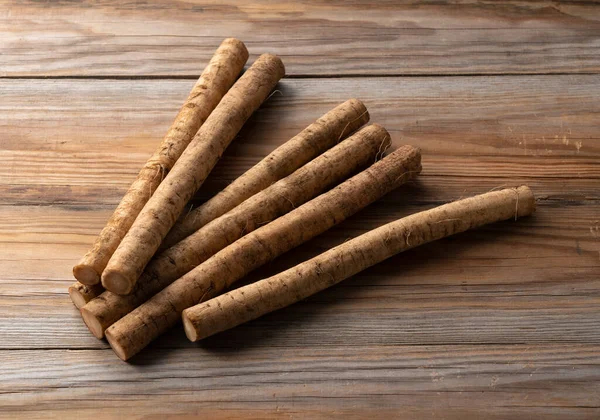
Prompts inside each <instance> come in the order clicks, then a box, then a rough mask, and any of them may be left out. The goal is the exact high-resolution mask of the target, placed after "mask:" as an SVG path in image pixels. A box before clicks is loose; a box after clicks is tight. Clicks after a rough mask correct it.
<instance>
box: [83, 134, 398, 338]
mask: <svg viewBox="0 0 600 420" xmlns="http://www.w3.org/2000/svg"><path fill="white" fill-rule="evenodd" d="M389 141H390V137H389V134H388V132H387V131H386V130H385V129H384V128H383V127H381V126H379V125H376V124H373V125H369V126H367V127H364V128H362V129H361V130H359V131H358V132H356V133H355V134H354V135H352V136H351V137H349V138H348V139H346V140H344V141H342V142H341V143H340V144H338V145H337V146H335V147H333V148H332V149H330V150H328V151H326V152H325V153H323V154H322V155H320V156H318V157H316V158H315V159H313V160H312V161H310V162H309V163H307V164H306V165H304V166H303V167H301V168H300V169H298V170H297V171H295V172H294V173H293V174H291V175H289V176H287V177H286V178H283V179H282V180H280V181H278V182H276V183H275V184H273V185H271V186H270V187H268V188H266V189H264V190H263V191H261V192H259V193H257V194H255V195H253V196H252V197H250V198H249V199H247V200H246V201H244V202H243V203H242V204H240V205H239V206H237V207H235V208H234V209H233V210H231V211H229V212H228V213H226V214H224V215H223V216H221V217H219V218H218V219H215V220H213V221H212V222H210V223H208V224H207V225H205V226H204V227H202V228H201V229H199V230H198V231H196V232H195V233H193V234H192V235H190V236H188V237H187V238H185V239H184V240H183V241H181V242H179V243H178V244H176V245H175V246H173V247H171V248H169V249H167V250H166V251H164V252H162V253H161V254H159V255H158V256H157V257H156V258H155V259H154V260H153V261H152V262H151V263H150V264H148V267H146V270H145V271H144V274H143V275H142V277H141V278H140V281H138V283H137V285H136V287H135V289H134V291H133V293H132V294H130V295H128V296H118V295H116V294H114V293H111V292H108V291H106V292H104V293H102V295H100V296H99V297H98V298H96V299H93V300H92V301H90V302H89V303H88V304H86V305H85V306H84V307H83V308H82V309H81V314H82V316H83V319H84V321H85V323H86V324H87V326H88V328H89V329H90V331H91V332H92V334H94V335H95V336H96V337H98V338H102V337H103V336H104V331H105V329H106V328H108V327H109V326H110V325H111V324H113V323H114V322H116V321H117V320H119V319H120V318H121V317H123V316H125V315H126V314H127V313H129V312H131V311H132V310H133V309H135V308H136V307H137V306H139V305H141V304H142V303H144V302H145V301H146V300H148V299H149V298H150V297H152V296H153V295H155V294H156V293H158V292H159V291H160V290H162V289H163V288H165V287H166V286H168V285H169V284H171V283H172V282H173V281H175V280H176V279H178V278H179V277H181V276H183V275H184V274H185V273H187V272H188V271H190V270H192V269H193V268H194V267H196V266H197V265H199V264H201V263H202V262H204V261H206V260H207V259H208V258H210V257H211V256H212V255H214V254H215V253H217V252H218V251H220V250H222V249H223V248H225V247H226V246H227V245H229V244H231V243H233V242H235V241H236V240H237V239H239V238H241V237H242V236H244V235H246V234H248V233H250V232H252V231H253V230H255V229H256V228H258V227H260V226H262V225H264V224H266V223H268V222H270V221H271V220H273V219H276V218H277V217H279V216H281V215H282V214H285V213H288V212H289V211H290V210H292V209H294V208H295V207H297V206H300V205H301V204H303V203H305V202H306V201H308V200H310V199H312V198H313V197H315V196H317V195H319V194H321V193H323V192H324V191H326V190H327V189H329V188H330V187H332V186H333V185H336V184H337V183H339V182H340V181H342V180H343V179H345V178H347V177H348V176H350V175H352V174H354V173H356V172H357V171H358V170H360V169H362V168H364V167H366V166H368V165H369V164H371V163H372V162H373V161H374V160H375V159H376V157H377V156H378V155H379V154H380V153H381V151H382V150H385V148H386V147H387V146H388V145H389Z"/></svg>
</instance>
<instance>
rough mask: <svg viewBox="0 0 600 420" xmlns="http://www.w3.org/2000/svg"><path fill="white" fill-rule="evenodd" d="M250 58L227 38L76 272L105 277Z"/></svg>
mask: <svg viewBox="0 0 600 420" xmlns="http://www.w3.org/2000/svg"><path fill="white" fill-rule="evenodd" d="M247 59H248V51H247V50H246V47H245V46H244V44H243V43H242V42H241V41H238V40H237V39H234V38H229V39H226V40H224V41H223V43H222V44H221V46H220V47H219V48H218V49H217V51H216V52H215V55H214V56H213V57H212V59H211V60H210V62H209V64H208V66H206V68H205V69H204V72H202V75H201V76H200V78H199V79H198V81H197V82H196V84H195V85H194V87H193V89H192V91H191V92H190V95H189V96H188V98H187V100H186V101H185V103H184V104H183V107H182V108H181V110H180V111H179V114H177V117H176V118H175V121H174V122H173V125H171V128H170V129H169V131H168V132H167V134H166V136H165V138H164V140H163V141H162V143H161V144H160V146H159V147H158V149H157V150H156V151H155V152H154V154H153V155H152V157H150V159H149V160H148V161H147V162H146V164H145V165H144V167H143V168H142V170H141V171H140V173H139V175H138V176H137V178H136V180H135V181H134V182H133V184H131V187H130V188H129V190H128V191H127V193H126V194H125V196H124V197H123V199H122V200H121V202H120V203H119V205H118V206H117V208H116V209H115V211H114V213H113V215H112V216H111V218H110V219H109V221H108V223H107V224H106V227H105V228H104V229H102V232H100V235H99V236H98V238H97V239H96V241H95V242H94V245H93V247H92V249H91V250H90V251H89V252H88V253H87V254H85V256H84V257H83V258H82V259H81V261H79V263H78V264H77V265H76V266H75V267H73V275H74V276H75V278H76V279H77V280H78V281H79V282H80V283H83V284H87V285H92V284H97V283H99V282H100V278H101V275H102V272H103V271H104V269H105V268H106V265H107V263H108V261H109V259H110V258H111V256H112V255H113V253H114V252H115V250H116V249H117V247H118V246H119V244H120V243H121V240H122V239H123V237H124V236H125V234H126V233H127V231H128V230H129V228H130V227H131V225H132V224H133V222H134V220H135V219H136V217H137V216H138V214H139V213H140V211H141V210H142V208H143V207H144V205H145V204H146V202H147V201H148V200H149V199H150V196H151V195H152V192H153V191H155V190H156V188H157V187H158V185H159V184H160V183H161V181H162V179H163V178H164V176H165V174H166V173H167V172H169V170H170V169H171V168H172V167H173V165H174V164H175V161H176V160H177V159H178V158H179V156H181V154H182V153H183V151H184V149H185V148H186V147H187V146H188V144H189V143H190V141H191V140H192V138H193V137H194V135H195V134H196V132H197V131H198V128H199V127H200V126H201V125H202V123H203V122H204V121H205V120H206V119H207V117H208V115H209V114H210V113H211V112H212V110H213V109H214V108H215V107H216V106H217V104H218V103H219V101H220V100H221V98H222V97H223V95H225V93H226V92H227V90H229V88H230V87H231V85H232V84H233V82H235V79H236V78H237V76H238V75H239V74H240V72H241V71H242V69H243V68H244V64H245V63H246V60H247Z"/></svg>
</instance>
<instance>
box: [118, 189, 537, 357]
mask: <svg viewBox="0 0 600 420" xmlns="http://www.w3.org/2000/svg"><path fill="white" fill-rule="evenodd" d="M534 210H535V199H534V196H533V193H532V192H531V190H530V189H529V188H528V187H525V186H522V187H519V188H514V189H505V190H501V191H496V192H490V193H487V194H482V195H478V196H475V197H472V198H467V199H464V200H459V201H456V202H453V203H450V204H446V205H443V206H440V207H437V208H434V209H431V210H427V211H424V212H421V213H417V214H413V215H411V216H408V217H404V218H402V219H400V220H397V221H395V222H392V223H389V224H386V225H384V226H381V227H380V228H377V229H374V230H372V231H370V232H367V233H365V234H364V235H361V236H358V237H357V238H354V239H352V240H350V241H348V242H345V243H343V244H342V245H339V246H337V247H335V248H333V249H331V250H329V251H327V252H324V253H323V254H321V255H318V256H317V257H315V258H312V259H310V260H308V261H306V262H303V263H301V264H299V265H297V266H295V267H293V268H291V269H289V270H286V271H284V272H282V273H279V274H277V275H275V276H273V277H270V278H267V279H265V280H261V281H258V282H256V283H254V284H251V285H248V286H245V287H241V288H239V289H236V290H233V291H231V292H228V293H226V294H223V295H221V296H219V297H216V298H214V299H211V300H208V301H206V302H203V303H201V304H199V305H197V306H194V307H191V308H189V309H186V310H185V311H184V312H183V323H184V327H185V332H186V335H187V336H188V338H189V339H190V340H191V341H197V340H200V339H202V338H205V337H208V336H210V335H213V334H216V333H218V332H220V331H224V330H226V329H229V328H233V327H235V326H236V325H239V324H242V323H244V322H247V321H250V320H252V319H255V318H258V317H260V316H261V315H264V314H266V313H269V312H272V311H275V310H277V309H281V308H283V307H286V306H288V305H291V304H293V303H295V302H298V301H300V300H302V299H305V298H307V297H308V296H310V295H312V294H314V293H317V292H319V291H321V290H323V289H326V288H328V287H330V286H333V285H334V284H336V283H338V282H340V281H342V280H344V279H346V278H348V277H350V276H353V275H354V274H356V273H358V272H360V271H362V270H364V269H366V268H368V267H370V266H372V265H374V264H377V263H379V262H381V261H383V260H385V259H386V258H389V257H391V256H393V255H395V254H397V253H399V252H402V251H405V250H407V249H410V248H414V247H416V246H419V245H422V244H425V243H427V242H431V241H435V240H437V239H441V238H444V237H446V236H449V235H453V234H455V233H459V232H464V231H466V230H468V229H472V228H476V227H478V226H482V225H485V224H488V223H493V222H497V221H500V220H506V219H511V218H517V217H521V216H526V215H529V214H531V213H533V211H534ZM119 344H120V343H119ZM113 348H114V347H113ZM125 348H126V347H125Z"/></svg>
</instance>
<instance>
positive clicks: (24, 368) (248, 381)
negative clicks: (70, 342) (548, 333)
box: [0, 341, 600, 419]
mask: <svg viewBox="0 0 600 420" xmlns="http://www.w3.org/2000/svg"><path fill="white" fill-rule="evenodd" d="M154 352H156V353H157V354H158V355H160V360H161V362H160V364H156V362H155V360H154V358H150V357H148V355H147V354H146V355H145V356H144V355H142V356H141V358H140V359H139V360H138V361H137V363H136V364H133V365H129V364H124V363H115V361H114V359H113V357H114V356H113V355H112V354H111V353H110V350H78V351H70V352H69V353H67V352H66V351H65V350H49V351H45V352H44V358H39V357H37V355H38V354H39V353H38V352H35V351H11V352H0V364H1V365H3V366H6V367H7V369H6V370H5V371H4V372H3V381H2V383H0V415H2V416H6V417H10V416H15V415H19V417H21V416H23V417H36V416H40V415H42V416H45V415H47V414H48V412H51V410H60V412H61V413H62V414H63V415H65V416H68V417H76V416H77V417H89V416H94V417H96V416H98V407H99V406H101V407H102V414H101V416H111V415H112V416H127V417H141V416H140V414H141V413H148V415H147V418H157V419H158V418H164V417H163V416H164V415H171V416H174V415H177V416H184V415H188V416H190V418H191V416H199V415H202V416H206V417H210V418H214V417H218V418H239V417H252V418H281V417H282V416H284V417H291V418H297V417H307V416H309V417H311V416H317V417H320V418H323V417H325V418H333V417H335V418H364V417H366V416H373V415H374V416H376V417H379V416H384V417H388V416H389V417H393V418H401V419H408V418H422V417H426V418H447V419H459V418H467V417H469V418H470V417H472V416H475V417H478V416H480V415H485V417H486V418H491V419H505V418H511V417H514V416H517V417H518V415H519V414H520V413H523V412H524V411H525V410H532V411H534V412H535V413H537V414H539V415H540V416H543V417H544V418H550V419H564V418H577V419H580V418H590V419H591V418H594V417H597V416H598V414H600V409H599V408H598V406H597V404H598V401H597V399H596V398H595V395H597V394H598V392H600V388H599V387H598V383H599V382H598V381H599V380H600V359H599V357H598V352H597V348H596V347H593V346H589V345H541V346H535V347H533V348H532V347H531V346H527V345H514V346H507V345H490V346H485V348H483V349H482V346H474V345H444V346H417V347H414V346H393V347H381V346H368V345H367V346H350V347H347V346H333V347H328V346H325V347H319V348H317V349H311V348H308V347H306V348H302V349H298V348H295V349H292V348H288V349H286V348H273V347H270V346H267V345H264V344H261V343H259V342H256V341H255V342H254V344H252V343H248V345H247V346H245V347H244V348H240V349H232V348H226V347H218V346H215V345H211V344H208V345H206V346H204V347H197V348H195V349H193V351H186V350H184V349H179V350H166V349H165V350H158V349H155V350H154ZM65 359H68V360H69V362H68V363H65ZM282 361H285V363H282ZM40 370H43V371H44V372H45V373H44V375H43V376H40V375H39V374H38V372H39V371H40ZM150 372H151V373H150ZM358 384H360V386H357V385H358ZM149 400H151V401H152V407H148V401H149Z"/></svg>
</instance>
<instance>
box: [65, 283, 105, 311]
mask: <svg viewBox="0 0 600 420" xmlns="http://www.w3.org/2000/svg"><path fill="white" fill-rule="evenodd" d="M103 291H104V288H103V287H102V285H101V284H93V285H91V286H88V285H86V284H81V283H79V282H75V283H73V284H72V285H71V286H69V296H70V297H71V300H72V301H73V304H74V305H75V306H76V307H77V309H80V308H81V307H82V306H83V305H85V304H86V303H88V302H89V301H90V300H92V299H94V298H95V297H97V296H98V295H100V293H102V292H103Z"/></svg>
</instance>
